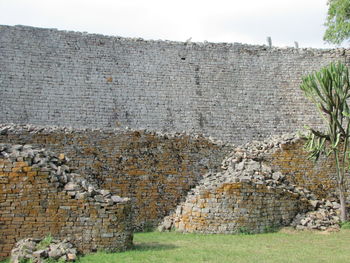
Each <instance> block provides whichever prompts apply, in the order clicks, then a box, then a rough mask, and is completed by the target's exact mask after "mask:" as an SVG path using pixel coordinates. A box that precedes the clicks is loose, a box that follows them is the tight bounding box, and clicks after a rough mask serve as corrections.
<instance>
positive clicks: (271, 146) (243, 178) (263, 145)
mask: <svg viewBox="0 0 350 263" xmlns="http://www.w3.org/2000/svg"><path fill="white" fill-rule="evenodd" d="M297 140H299V138H298V137H297V136H296V135H294V134H285V135H282V136H273V137H271V138H269V139H266V140H264V141H253V142H251V143H247V144H245V145H243V146H240V147H236V148H234V149H233V151H232V152H231V153H230V154H229V155H228V157H227V158H225V159H224V160H223V162H222V167H221V168H222V171H221V172H219V173H216V174H212V173H208V174H206V175H205V176H204V178H203V179H202V180H201V181H200V182H199V184H198V185H197V186H196V187H195V188H193V189H191V190H190V191H189V192H188V195H187V197H186V200H185V201H184V202H182V203H181V204H179V206H178V207H177V209H176V211H174V212H173V213H172V214H170V215H169V216H167V217H165V218H164V220H163V222H162V223H161V224H160V225H159V227H158V230H160V231H166V230H170V229H171V228H174V222H176V221H179V220H180V218H181V216H182V213H183V210H184V207H186V206H188V205H189V204H191V203H194V202H195V201H194V199H195V198H196V197H198V196H200V195H201V193H203V192H205V191H209V192H214V191H215V189H217V188H218V187H220V186H222V185H224V184H227V183H239V182H240V183H248V184H255V185H265V186H267V188H268V189H280V190H281V191H282V192H285V193H289V194H292V195H297V196H298V198H299V200H301V201H304V202H307V203H309V206H308V208H307V210H305V211H300V213H299V214H297V216H296V218H295V219H294V220H293V222H292V224H291V225H292V226H294V227H295V228H297V229H319V230H325V229H327V228H330V227H332V228H334V227H335V228H336V227H337V226H338V225H339V222H340V219H339V215H338V214H339V207H340V206H339V203H337V202H336V200H332V202H331V201H329V200H317V198H316V196H315V195H314V194H313V193H311V192H310V191H309V190H307V189H306V188H302V187H298V186H296V185H293V184H292V183H290V182H289V181H288V180H287V179H286V176H285V175H283V174H282V173H281V172H280V171H274V170H273V169H272V168H271V167H270V166H269V165H268V162H267V161H266V158H264V157H265V156H267V155H268V154H271V153H273V152H274V151H275V150H277V149H280V148H283V146H284V145H285V144H289V143H294V142H296V141H297ZM194 209H196V208H194Z"/></svg>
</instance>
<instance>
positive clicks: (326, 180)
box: [267, 140, 350, 201]
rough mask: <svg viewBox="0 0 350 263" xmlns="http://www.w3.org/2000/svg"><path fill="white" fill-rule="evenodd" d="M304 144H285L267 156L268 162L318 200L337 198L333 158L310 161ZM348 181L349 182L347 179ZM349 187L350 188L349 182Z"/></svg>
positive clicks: (302, 141)
mask: <svg viewBox="0 0 350 263" xmlns="http://www.w3.org/2000/svg"><path fill="white" fill-rule="evenodd" d="M304 143H305V141H304V140H298V141H295V142H293V143H290V144H285V145H283V148H281V149H278V150H277V151H275V152H274V153H273V154H271V155H270V156H267V161H268V162H269V164H270V165H271V166H272V167H274V169H277V170H279V171H281V172H282V173H283V174H285V175H286V176H287V178H288V180H289V181H290V182H292V183H293V184H295V185H298V186H299V187H305V188H307V189H309V190H310V191H312V192H313V193H314V194H315V195H316V196H317V197H318V198H320V199H321V198H328V199H329V198H331V199H332V198H334V197H337V190H336V189H337V183H336V179H335V178H336V170H335V167H334V159H333V157H332V156H330V157H329V158H325V157H323V158H322V157H321V158H320V159H319V160H318V161H317V162H314V161H312V160H308V152H307V151H306V150H305V149H304ZM346 180H347V181H349V179H347V178H346ZM348 185H349V186H350V183H349V182H348ZM348 188H349V187H348ZM349 190H350V189H348V191H349ZM348 201H350V200H348Z"/></svg>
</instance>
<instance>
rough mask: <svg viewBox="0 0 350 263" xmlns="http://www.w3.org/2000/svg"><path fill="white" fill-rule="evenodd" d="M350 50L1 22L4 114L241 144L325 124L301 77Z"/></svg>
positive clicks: (1, 117) (12, 118)
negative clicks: (143, 36)
mask: <svg viewBox="0 0 350 263" xmlns="http://www.w3.org/2000/svg"><path fill="white" fill-rule="evenodd" d="M348 55H349V50H344V49H338V50H316V49H294V48H285V49H280V48H268V47H266V46H250V45H242V44H236V43H235V44H226V43H218V44H214V43H182V42H170V41H144V40H142V39H126V38H120V37H109V36H102V35H95V34H84V33H76V32H65V31H58V30H54V29H40V28H32V27H24V26H15V27H12V26H0V65H1V71H0V123H10V122H13V123H17V124H36V125H58V126H73V127H79V128H81V127H92V128H103V127H104V128H105V127H126V126H128V127H131V128H134V129H144V128H146V129H150V130H153V131H177V132H182V131H187V132H191V133H192V132H196V133H201V134H205V135H207V136H214V137H216V138H218V139H221V140H224V141H227V142H233V143H239V144H240V143H242V142H248V141H251V140H252V139H257V138H265V137H267V136H270V135H272V134H282V133H286V132H294V131H295V130H297V129H299V128H302V127H303V126H304V124H310V123H311V124H313V125H316V126H317V125H319V124H320V121H319V119H318V118H317V117H316V116H315V109H314V108H313V107H310V104H309V103H308V102H307V101H306V100H305V99H304V97H303V95H302V94H301V91H300V90H299V84H300V81H301V76H302V75H304V74H306V73H310V72H311V71H313V70H318V69H319V68H320V67H321V66H324V65H326V64H328V63H329V62H331V61H335V60H341V61H345V62H348ZM276 109H277V110H276Z"/></svg>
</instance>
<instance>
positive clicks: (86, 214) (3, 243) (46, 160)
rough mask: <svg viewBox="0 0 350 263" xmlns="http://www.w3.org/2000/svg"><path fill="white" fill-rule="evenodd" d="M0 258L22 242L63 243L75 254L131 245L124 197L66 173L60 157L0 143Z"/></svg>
mask: <svg viewBox="0 0 350 263" xmlns="http://www.w3.org/2000/svg"><path fill="white" fill-rule="evenodd" d="M0 182H1V184H0V204H1V210H0V222H1V225H0V257H1V258H3V257H6V256H8V255H9V252H10V251H11V249H12V247H13V245H14V244H15V243H16V242H17V241H18V240H20V239H22V238H27V237H34V238H42V237H44V236H46V235H48V234H51V235H53V236H54V237H57V238H65V239H67V240H68V241H70V242H71V243H72V244H74V245H75V246H76V247H77V250H78V251H79V252H81V253H87V252H91V251H96V250H98V249H103V250H109V251H123V250H125V249H127V248H129V247H130V246H131V245H132V220H131V204H130V200H129V199H128V198H121V197H119V196H116V195H113V194H112V192H111V191H108V190H100V189H98V188H96V187H95V186H94V185H93V184H91V183H89V182H88V181H87V180H85V179H84V178H82V177H81V176H80V175H78V174H75V173H72V172H71V171H70V168H69V166H68V165H67V158H66V157H65V155H64V154H62V153H61V154H59V155H55V154H53V153H51V152H49V151H46V150H44V149H40V148H35V147H32V146H30V145H19V144H17V145H12V144H0Z"/></svg>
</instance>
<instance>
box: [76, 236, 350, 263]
mask: <svg viewBox="0 0 350 263" xmlns="http://www.w3.org/2000/svg"><path fill="white" fill-rule="evenodd" d="M134 244H135V248H134V249H133V250H130V251H127V252H123V253H102V252H99V253H95V254H90V255H86V256H84V257H81V258H80V259H79V261H78V262H81V263H87V262H96V263H107V262H108V263H110V262H115V263H117V262H118V263H119V262H126V263H127V262H142V263H146V262H152V263H155V262H166V263H168V262H190V263H195V262H220V263H222V262H331V263H333V262H350V230H341V231H340V232H337V233H327V234H325V233H320V232H296V231H292V230H287V231H286V230H284V231H280V232H278V233H267V234H258V235H199V234H181V233H176V232H171V233H158V232H150V233H137V234H135V236H134Z"/></svg>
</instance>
